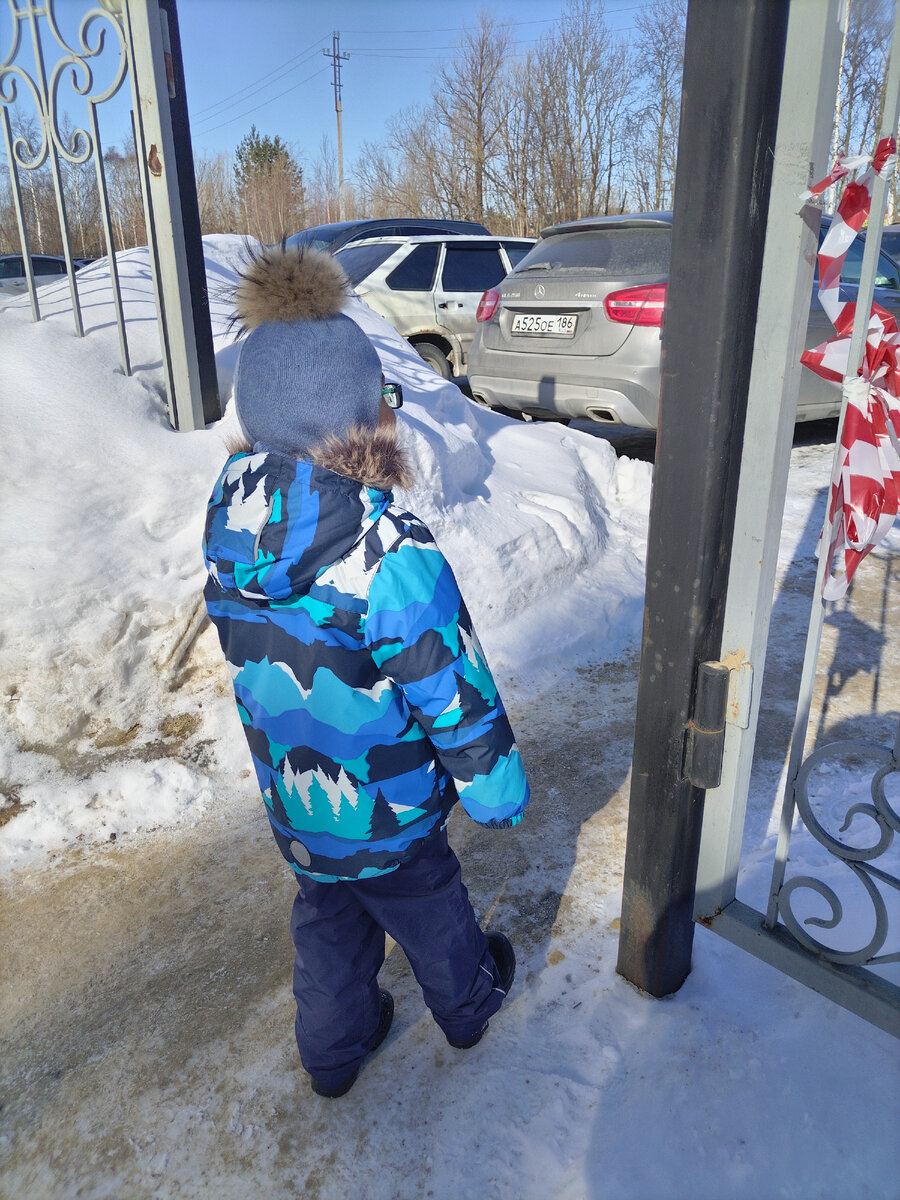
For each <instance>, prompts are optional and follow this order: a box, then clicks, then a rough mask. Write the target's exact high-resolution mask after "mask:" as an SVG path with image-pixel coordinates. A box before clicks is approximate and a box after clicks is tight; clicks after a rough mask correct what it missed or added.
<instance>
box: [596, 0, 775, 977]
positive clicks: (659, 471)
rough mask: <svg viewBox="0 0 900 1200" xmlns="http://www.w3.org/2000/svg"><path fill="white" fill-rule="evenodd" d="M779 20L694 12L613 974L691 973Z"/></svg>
mask: <svg viewBox="0 0 900 1200" xmlns="http://www.w3.org/2000/svg"><path fill="white" fill-rule="evenodd" d="M787 17H788V6H787V4H785V3H784V2H783V0H741V2H740V3H728V4H723V3H721V0H690V3H689V7H688V20H687V38H686V43H685V62H684V84H683V97H682V114H681V132H680V135H679V144H678V177H677V183H676V190H675V206H674V207H675V217H674V228H673V241H672V265H671V271H670V276H669V291H668V304H667V311H666V320H665V327H664V332H663V361H662V388H661V397H660V419H659V431H658V437H657V452H656V469H655V475H654V484H653V503H652V508H651V516H650V534H649V544H648V554H647V595H646V602H645V609H644V639H643V646H642V652H641V675H640V683H639V687H638V705H637V721H636V730H635V746H634V761H633V773H632V785H631V801H630V813H629V822H628V841H627V848H626V858H625V882H624V889H623V905H622V923H621V935H620V943H619V959H618V964H617V970H618V971H619V973H620V974H622V975H624V976H625V978H626V979H629V980H630V981H631V982H633V983H635V984H636V985H637V986H638V987H640V988H642V989H643V990H644V991H647V992H650V993H651V994H652V995H655V996H663V995H666V994H668V993H670V992H673V991H676V990H677V989H678V988H679V987H680V986H681V984H682V983H683V982H684V980H685V978H686V976H687V974H688V972H689V971H690V960H691V946H692V942H693V930H694V922H693V906H694V883H695V877H696V871H697V855H698V850H699V841H700V819H701V815H702V810H703V791H702V787H705V786H709V781H708V780H706V779H703V780H697V783H698V785H700V786H695V784H694V783H693V782H692V779H691V765H690V763H689V762H688V763H687V764H686V763H685V748H686V741H687V738H686V735H687V732H688V729H689V726H690V725H691V722H692V707H693V696H694V689H695V687H696V680H697V675H698V668H699V665H700V664H701V663H702V662H704V660H707V659H713V658H715V657H716V655H717V653H718V650H719V645H720V641H721V631H722V621H723V616H724V605H725V593H726V582H727V577H728V566H729V547H730V543H731V536H732V530H733V522H734V509H735V501H736V496H737V485H738V468H739V464H740V458H741V448H742V439H743V427H744V413H745V408H746V399H747V386H748V383H749V378H750V363H751V357H752V351H753V329H754V325H755V321H756V305H757V297H758V292H759V280H760V272H761V268H762V252H763V241H764V236H765V223H766V211H767V206H768V198H769V182H770V177H771V166H772V155H773V150H774V143H775V127H776V119H777V115H778V99H779V91H780V86H781V72H782V58H783V54H784V42H785V34H786V28H787Z"/></svg>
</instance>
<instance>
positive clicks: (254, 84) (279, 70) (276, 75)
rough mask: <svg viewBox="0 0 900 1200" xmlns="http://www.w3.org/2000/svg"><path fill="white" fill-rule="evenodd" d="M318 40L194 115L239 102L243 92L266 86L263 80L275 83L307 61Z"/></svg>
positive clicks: (313, 51) (199, 115)
mask: <svg viewBox="0 0 900 1200" xmlns="http://www.w3.org/2000/svg"><path fill="white" fill-rule="evenodd" d="M320 41H321V38H316V40H315V42H313V43H312V45H310V46H307V47H306V49H305V50H301V51H300V52H299V53H298V54H294V55H292V56H291V57H290V58H289V59H286V60H285V62H283V63H281V64H280V65H279V66H277V67H273V68H272V70H271V71H266V72H265V74H263V75H260V76H259V78H258V79H254V80H252V81H251V82H250V83H248V84H247V85H246V86H245V87H242V88H241V89H240V90H239V91H237V92H232V94H231V95H230V96H227V97H226V98H225V99H224V100H216V101H215V103H213V104H208V105H207V106H206V108H201V109H200V110H199V111H198V112H197V113H195V114H194V115H195V116H196V117H202V116H203V114H204V113H209V112H211V111H212V109H214V108H222V107H223V106H224V107H225V108H227V107H229V106H230V105H232V104H234V103H235V102H237V103H239V102H240V101H239V100H238V97H240V96H242V95H243V94H244V93H245V92H250V91H253V90H255V89H257V88H258V87H259V85H260V84H264V86H268V84H265V83H264V81H265V80H269V82H270V83H275V82H276V80H277V79H280V78H281V77H282V76H284V75H289V74H290V72H291V71H292V70H294V69H295V68H296V67H300V66H303V64H304V63H306V62H308V61H309V60H310V58H312V56H313V54H314V53H315V50H316V48H317V46H318V44H319V42H320ZM304 55H306V56H307V57H306V58H304V57H303V56H304ZM217 115H218V114H217Z"/></svg>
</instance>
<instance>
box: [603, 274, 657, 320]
mask: <svg viewBox="0 0 900 1200" xmlns="http://www.w3.org/2000/svg"><path fill="white" fill-rule="evenodd" d="M665 306H666V285H665V284H664V283H649V284H640V285H639V286H638V287H630V288H624V289H623V290H622V291H621V292H611V293H610V294H609V295H608V296H607V297H606V299H605V300H604V301H603V308H604V310H605V312H606V315H607V316H608V317H609V319H610V320H611V321H618V322H619V323H620V324H621V325H662V319H663V309H664V308H665Z"/></svg>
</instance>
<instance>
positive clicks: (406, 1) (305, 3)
mask: <svg viewBox="0 0 900 1200" xmlns="http://www.w3.org/2000/svg"><path fill="white" fill-rule="evenodd" d="M95 2H96V0H93V2H92V0H56V12H57V16H58V19H59V22H60V26H61V29H62V32H63V35H64V36H65V37H66V39H67V40H68V41H69V43H70V44H71V45H75V44H76V42H77V29H78V23H79V20H80V18H81V16H82V15H83V14H84V13H85V12H87V11H88V10H89V9H90V8H92V7H94V6H95ZM646 2H647V0H607V2H606V4H605V11H606V16H607V23H608V24H609V26H610V28H612V29H616V30H620V31H621V32H623V33H624V34H625V35H628V34H629V33H632V32H633V31H634V19H635V15H636V13H637V12H639V11H640V9H641V8H642V7H644V4H645V3H646ZM563 8H564V0H331V2H330V3H324V2H323V0H178V19H179V25H180V28H181V38H182V47H183V54H184V68H185V77H186V86H187V96H188V108H189V113H190V119H191V133H192V137H193V142H194V149H195V151H198V152H201V153H212V154H215V153H219V152H224V153H233V152H234V149H235V147H236V146H237V144H238V142H239V141H240V140H241V138H242V137H243V135H244V134H245V133H247V132H248V131H249V129H250V126H251V124H255V125H256V126H257V128H258V129H259V130H260V131H261V132H263V133H268V134H272V135H275V134H278V135H279V136H281V137H282V138H283V139H284V140H285V141H286V142H287V143H288V144H289V145H290V146H291V147H292V148H293V149H294V150H295V151H296V152H297V154H298V156H299V157H300V160H301V162H303V163H304V164H305V165H310V164H311V163H312V162H313V160H314V159H315V157H316V156H317V153H318V149H319V146H320V144H321V141H322V137H323V135H325V136H328V137H329V138H331V140H332V142H334V141H335V140H336V139H335V129H336V125H335V112H334V90H333V86H332V65H331V58H330V57H326V55H324V54H323V53H322V51H323V50H328V51H329V53H330V51H331V46H332V33H333V32H335V31H337V32H339V33H340V48H341V52H342V53H344V54H349V55H350V57H349V59H348V60H347V61H345V62H343V63H342V67H341V74H342V83H343V92H342V100H343V139H344V161H345V165H346V167H347V169H350V168H351V167H352V164H353V162H354V161H355V159H356V158H357V156H358V154H359V152H360V150H361V148H362V145H363V143H364V142H366V141H379V140H381V139H383V138H384V137H385V135H386V131H387V123H388V121H389V119H390V117H391V116H392V115H394V114H395V113H397V112H398V111H399V110H400V109H402V108H406V107H408V106H409V105H412V104H420V103H424V102H427V100H428V99H429V93H430V88H431V82H432V78H433V75H434V73H435V72H436V71H437V69H438V68H439V67H440V65H441V63H442V62H444V61H446V60H447V59H448V58H451V57H452V56H453V53H454V47H455V45H456V43H457V41H458V39H459V36H460V32H461V30H462V29H463V28H464V27H466V26H473V25H475V23H476V22H477V19H478V14H479V12H480V11H481V10H486V11H489V12H490V13H492V14H493V15H495V16H496V17H497V18H499V19H501V20H507V21H509V22H511V24H512V34H513V40H514V43H515V44H516V46H517V48H518V49H519V51H520V52H522V53H524V51H525V50H526V49H527V48H528V47H529V46H530V45H533V44H534V42H536V41H537V40H538V39H539V38H540V37H541V35H542V34H544V33H546V32H547V31H548V30H549V29H551V28H552V25H553V23H554V22H555V21H557V20H558V19H559V16H560V14H561V12H562V10H563ZM42 25H43V23H42ZM10 26H11V19H10V15H9V9H8V7H7V5H6V4H5V3H3V4H2V6H0V58H2V57H5V55H6V53H7V51H8V47H9V42H10ZM58 54H59V52H58V51H57V50H56V49H55V48H54V46H53V43H52V39H51V38H49V36H48V37H47V38H46V41H45V57H46V59H47V68H48V72H49V71H50V70H52V67H53V65H54V63H55V61H56V58H57V57H58ZM104 57H107V56H106V55H105V56H104ZM17 62H21V63H22V65H24V66H25V68H26V69H28V70H29V71H32V70H33V57H32V55H31V51H30V45H29V43H28V41H27V39H26V41H25V42H23V45H22V48H21V50H20V53H19V56H18V58H17ZM97 74H98V77H102V74H103V72H102V70H98V71H97ZM24 94H25V92H24V89H23V90H22V95H23V96H24ZM60 94H61V97H62V98H63V99H62V102H63V106H64V107H65V108H67V109H71V111H72V116H73V117H74V118H75V119H76V121H77V123H79V124H81V123H83V122H84V106H83V102H81V101H79V100H77V98H73V96H72V92H71V89H68V91H67V89H66V87H63V88H61V91H60ZM66 96H68V97H69V98H68V99H66ZM79 104H80V105H81V111H78V108H77V107H76V106H77V105H79ZM24 107H26V108H27V105H26V106H24ZM129 109H130V94H129V92H128V89H127V85H126V87H125V88H123V89H122V91H121V92H120V94H119V95H118V96H117V97H116V98H115V100H113V101H110V102H108V103H107V104H106V105H104V108H103V110H101V128H102V131H103V139H104V142H105V144H106V145H110V144H112V143H121V141H122V140H123V139H124V137H125V134H126V132H127V131H128V129H129V126H130V117H129Z"/></svg>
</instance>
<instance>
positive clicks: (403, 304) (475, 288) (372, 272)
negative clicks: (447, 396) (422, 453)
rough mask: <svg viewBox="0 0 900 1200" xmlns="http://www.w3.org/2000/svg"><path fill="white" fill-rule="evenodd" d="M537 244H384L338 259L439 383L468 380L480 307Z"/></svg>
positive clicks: (426, 240) (479, 240)
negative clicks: (465, 377) (484, 296)
mask: <svg viewBox="0 0 900 1200" xmlns="http://www.w3.org/2000/svg"><path fill="white" fill-rule="evenodd" d="M533 245H534V239H533V238H507V237H469V236H468V235H460V236H452V237H451V236H447V235H445V236H443V237H412V238H401V237H381V238H367V239H366V240H365V241H359V242H353V243H352V244H351V245H349V246H345V247H343V249H341V250H338V251H337V253H336V254H335V258H336V259H337V261H338V262H339V263H340V264H341V266H342V267H343V268H344V271H345V272H346V274H347V277H348V279H349V280H350V283H351V284H352V285H353V287H354V288H355V290H356V294H357V295H358V296H359V297H361V299H363V300H365V302H366V304H368V305H369V307H370V308H372V309H374V310H375V312H377V313H380V314H381V316H383V317H385V318H386V319H387V320H388V321H390V323H391V324H392V325H393V326H394V327H395V328H396V329H398V330H399V332H400V333H402V334H403V336H404V337H405V338H406V340H407V341H408V342H409V343H410V345H412V346H414V347H415V348H416V350H417V351H418V352H419V354H420V355H421V357H422V358H423V359H424V360H425V362H427V363H428V365H429V366H430V367H433V368H434V370H435V371H437V372H438V374H439V375H443V377H444V378H445V379H450V378H451V377H452V376H454V375H464V374H465V373H466V369H467V360H468V353H469V346H470V345H471V344H472V338H473V337H474V336H475V329H476V327H477V323H476V320H475V313H476V310H477V308H478V301H479V300H480V299H481V296H482V294H483V293H484V292H485V291H487V290H488V289H489V288H492V287H496V285H497V284H498V283H499V282H500V280H501V279H503V278H504V276H506V275H507V274H509V272H510V271H511V270H512V268H513V267H514V266H515V265H516V263H517V262H519V260H520V259H522V258H524V256H525V255H526V254H527V253H528V251H529V250H530V249H531V247H532V246H533Z"/></svg>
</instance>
